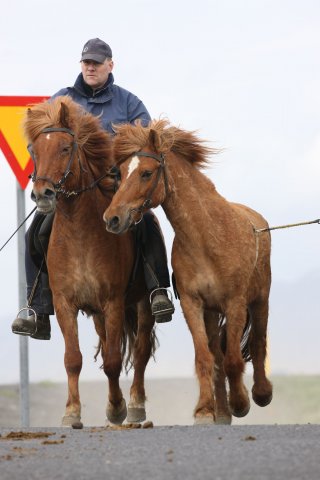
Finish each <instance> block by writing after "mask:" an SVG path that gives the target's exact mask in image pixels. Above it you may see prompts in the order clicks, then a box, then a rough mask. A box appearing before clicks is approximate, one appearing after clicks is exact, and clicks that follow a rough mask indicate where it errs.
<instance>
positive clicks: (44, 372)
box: [0, 0, 320, 383]
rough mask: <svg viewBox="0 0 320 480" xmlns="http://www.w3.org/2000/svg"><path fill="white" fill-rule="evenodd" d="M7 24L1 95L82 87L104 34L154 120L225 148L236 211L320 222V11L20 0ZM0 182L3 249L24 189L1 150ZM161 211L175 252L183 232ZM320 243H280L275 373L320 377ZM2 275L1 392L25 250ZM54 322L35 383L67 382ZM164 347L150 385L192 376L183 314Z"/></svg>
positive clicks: (13, 364)
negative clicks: (87, 61)
mask: <svg viewBox="0 0 320 480" xmlns="http://www.w3.org/2000/svg"><path fill="white" fill-rule="evenodd" d="M0 23H1V25H0V27H1V28H0V40H1V53H0V58H1V73H2V74H1V77H0V86H1V88H0V95H51V94H53V93H55V92H56V91H57V90H59V89H60V88H62V87H64V86H69V85H72V84H73V83H74V81H75V78H76V76H77V74H78V72H79V71H80V65H79V60H80V54H81V50H82V47H83V45H84V43H85V42H86V41H87V40H88V39H89V38H94V37H100V38H102V39H104V40H105V41H106V42H107V43H109V44H110V46H111V48H112V50H113V55H114V63H115V68H114V76H115V82H116V83H117V84H119V85H120V86H122V87H124V88H126V89H128V90H130V91H132V92H133V93H135V94H136V95H137V96H138V97H140V98H141V99H142V100H143V102H144V103H145V105H146V106H147V108H148V110H149V112H150V114H151V116H152V117H153V118H158V117H159V116H160V115H164V116H167V117H168V118H169V120H170V121H171V122H172V123H173V124H175V125H178V126H181V127H182V128H184V129H190V130H197V131H198V135H199V136H200V137H201V138H203V139H206V140H208V141H209V142H210V143H211V144H212V145H213V146H216V147H221V148H223V149H224V151H223V153H221V154H220V155H219V156H218V157H216V158H215V159H214V164H212V167H211V168H209V169H208V171H207V175H208V176H209V177H210V178H211V179H212V181H213V182H214V183H215V185H216V187H217V189H218V191H219V192H220V193H221V194H222V195H224V196H225V197H226V198H227V199H228V200H230V201H236V202H240V203H245V204H247V205H249V206H250V207H252V208H254V209H256V210H258V211H259V212H260V213H262V214H263V215H264V216H265V217H266V218H267V220H268V221H269V224H270V225H271V226H277V225H283V224H290V223H296V222H302V221H309V220H314V219H316V218H319V217H320V208H319V200H320V193H319V181H320V175H319V173H320V161H319V160H320V62H319V58H320V56H319V52H320V29H319V24H320V3H319V1H318V0H314V1H312V0H304V1H301V0H242V1H239V0H219V1H218V0H207V1H205V0H198V1H197V2H193V1H189V0H161V1H158V0H155V1H152V0H122V1H121V2H114V1H113V2H110V1H106V0H97V1H96V2H94V4H88V2H84V1H83V0H78V1H77V2H65V1H63V2H62V1H61V0H56V1H55V2H54V3H52V2H48V1H46V0H29V1H28V2H25V1H23V0H20V1H17V0H11V1H10V2H9V3H8V4H7V5H6V6H2V9H1V20H0ZM0 173H1V182H2V184H1V189H0V203H1V233H0V243H1V245H2V243H4V242H5V240H6V239H7V238H8V237H9V236H10V234H11V233H12V232H13V230H14V229H15V228H16V188H17V187H16V180H15V177H14V175H13V173H12V171H11V170H10V167H9V165H8V164H7V161H6V159H5V158H4V156H3V155H2V153H1V152H0ZM30 191H31V189H30V186H28V188H27V189H26V199H27V200H26V213H28V212H29V211H30V210H31V209H32V208H33V204H32V202H31V201H30V199H29V197H30ZM157 213H158V215H159V218H160V221H161V224H162V226H163V230H164V233H165V238H166V244H167V249H168V253H169V255H170V251H171V244H172V240H173V232H172V229H171V227H170V225H169V224H168V222H167V221H166V219H165V217H164V214H163V213H162V211H161V209H157ZM319 240H320V227H319V226H318V225H311V226H305V227H297V228H292V229H287V230H279V231H275V232H273V233H272V247H273V251H272V272H273V284H272V294H271V302H270V334H269V337H270V365H271V371H272V373H277V372H285V373H301V372H302V373H320V364H319V360H318V355H317V351H318V350H319V343H320V327H319V325H318V324H319V323H320V322H319V305H318V303H317V297H318V296H319V294H318V291H319V288H320V258H319ZM0 272H1V275H0V288H1V310H0V321H1V330H0V335H1V336H0V342H1V344H0V365H1V367H0V383H13V382H17V381H18V380H19V340H18V338H19V337H18V336H15V335H13V334H12V333H11V323H12V321H13V319H14V317H15V314H16V313H17V311H18V309H19V302H18V294H17V291H18V276H17V243H16V240H13V241H11V242H10V244H9V245H8V246H7V247H6V248H5V249H4V250H3V251H2V252H1V253H0ZM52 323H53V335H52V340H51V341H50V342H41V341H36V340H30V341H29V357H30V381H39V380H47V379H49V380H61V381H64V380H65V378H66V374H65V371H64V366H63V351H64V345H63V340H62V335H61V333H60V331H59V329H58V327H57V326H56V325H55V321H54V320H53V322H52ZM79 323H80V342H81V346H82V352H83V355H84V367H83V373H82V378H83V379H102V378H103V374H102V372H101V371H100V370H99V369H98V365H97V364H95V363H94V362H93V354H94V346H95V345H96V343H97V340H96V335H95V332H94V328H93V324H92V321H91V320H88V319H86V318H85V317H82V316H80V317H79ZM158 336H159V340H160V349H159V351H158V354H157V362H156V363H155V364H154V363H152V362H151V364H150V366H149V367H148V371H147V375H148V376H149V377H155V376H162V377H163V376H179V375H183V376H187V375H193V372H194V367H193V364H194V352H193V345H192V341H191V336H190V334H189V332H188V330H187V327H186V324H185V322H184V319H183V316H182V314H181V309H180V306H179V304H176V314H175V316H174V320H173V322H171V324H165V325H162V326H159V327H158ZM303 342H305V344H304V345H301V343H303ZM298 349H299V350H298ZM297 351H299V352H300V353H301V355H297V354H296V352H297Z"/></svg>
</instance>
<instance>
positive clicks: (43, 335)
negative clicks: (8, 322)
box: [11, 313, 51, 340]
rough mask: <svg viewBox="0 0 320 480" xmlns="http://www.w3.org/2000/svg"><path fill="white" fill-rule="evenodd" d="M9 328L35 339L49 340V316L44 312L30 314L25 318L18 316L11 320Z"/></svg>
mask: <svg viewBox="0 0 320 480" xmlns="http://www.w3.org/2000/svg"><path fill="white" fill-rule="evenodd" d="M36 316H37V319H36ZM11 328H12V332H13V333H17V334H18V335H28V336H30V337H31V338H35V339H37V340H50V338H51V325H50V317H49V315H46V314H41V313H39V314H37V315H34V314H31V315H28V317H27V318H22V317H19V316H18V317H17V318H16V319H15V320H14V321H13V323H12V326H11Z"/></svg>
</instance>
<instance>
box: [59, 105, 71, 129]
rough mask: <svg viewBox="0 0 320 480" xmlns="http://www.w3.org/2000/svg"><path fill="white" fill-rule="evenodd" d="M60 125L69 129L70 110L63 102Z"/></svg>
mask: <svg viewBox="0 0 320 480" xmlns="http://www.w3.org/2000/svg"><path fill="white" fill-rule="evenodd" d="M60 123H61V125H62V126H63V127H65V128H69V109H68V107H67V105H66V104H65V103H63V102H61V108H60Z"/></svg>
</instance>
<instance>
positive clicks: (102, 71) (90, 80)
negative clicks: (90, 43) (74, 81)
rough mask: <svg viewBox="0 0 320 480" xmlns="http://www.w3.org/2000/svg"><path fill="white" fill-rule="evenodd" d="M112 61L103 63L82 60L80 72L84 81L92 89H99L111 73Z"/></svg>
mask: <svg viewBox="0 0 320 480" xmlns="http://www.w3.org/2000/svg"><path fill="white" fill-rule="evenodd" d="M112 69H113V61H112V60H110V59H106V60H105V61H104V62H103V63H98V62H95V61H94V60H82V62H81V70H82V75H83V79H84V81H85V82H86V83H87V84H88V85H89V86H90V87H91V88H92V89H93V90H97V89H98V88H101V87H102V86H103V85H104V84H105V83H106V81H107V79H108V76H109V73H110V72H112Z"/></svg>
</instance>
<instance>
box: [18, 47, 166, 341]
mask: <svg viewBox="0 0 320 480" xmlns="http://www.w3.org/2000/svg"><path fill="white" fill-rule="evenodd" d="M81 70H82V73H80V74H79V76H78V77H77V79H76V82H75V84H74V86H73V87H67V88H63V89H61V90H59V91H58V92H57V93H56V94H54V95H53V96H52V97H51V99H54V98H56V97H58V96H61V95H68V96H70V97H71V98H72V99H73V100H74V101H75V102H77V103H79V104H80V105H82V106H83V107H84V108H85V110H87V111H88V112H90V113H92V114H93V115H95V116H98V117H99V118H100V121H101V123H102V125H103V127H104V129H105V130H106V131H108V132H109V133H110V134H112V135H114V134H115V131H114V129H113V125H114V124H119V123H132V124H133V123H134V122H135V121H136V120H140V121H141V122H142V124H144V125H147V124H148V123H149V121H150V119H151V118H150V115H149V113H148V111H147V109H146V107H145V106H144V104H143V103H142V101H141V100H140V99H139V98H138V97H136V96H135V95H133V94H132V93H131V92H129V91H127V90H125V89H123V88H121V87H119V86H117V85H115V84H114V77H113V74H112V70H113V60H112V51H111V48H110V46H109V45H107V44H106V43H105V42H104V41H102V40H100V39H99V38H94V39H91V40H88V42H86V44H85V45H84V47H83V50H82V56H81ZM52 221H53V216H52V215H51V216H46V215H43V214H40V213H36V214H35V216H34V219H33V222H32V224H31V226H30V228H29V229H28V231H27V234H26V251H25V264H26V277H27V298H28V307H31V309H32V310H30V312H29V313H31V312H35V314H36V315H35V314H34V313H32V314H29V316H28V317H27V318H23V317H22V316H19V315H18V317H17V318H16V319H15V320H14V322H13V324H12V331H13V333H17V334H20V335H29V336H31V337H32V338H35V339H39V340H49V339H50V337H51V326H50V315H53V314H54V308H53V305H52V294H51V290H50V286H49V277H48V274H47V272H46V269H45V268H44V265H45V262H44V257H45V253H46V252H45V249H46V246H47V245H48V242H49V236H50V232H51V227H52ZM138 228H139V229H140V232H139V234H138V236H139V237H140V238H141V249H140V251H141V255H142V258H143V261H144V272H145V281H146V285H147V287H148V290H149V292H150V299H151V309H152V314H153V315H154V318H155V321H156V322H158V323H163V322H168V321H170V320H171V318H172V314H173V312H174V306H173V304H172V302H171V300H170V299H169V298H168V295H167V291H166V288H167V287H169V286H170V277H169V271H168V266H167V254H166V247H165V243H164V239H163V236H162V232H161V229H160V225H159V223H158V221H157V219H156V217H155V215H154V214H153V213H152V212H151V211H148V212H147V213H145V214H144V216H143V221H142V222H141V224H140V225H139V226H138ZM39 243H40V244H41V245H40V248H34V245H37V244H39ZM44 245H45V246H44ZM35 250H36V253H35V254H36V256H38V257H39V255H40V257H42V258H40V259H39V258H38V260H39V261H37V262H35V261H34V258H33V257H32V251H33V252H34V251H35ZM43 250H44V251H43ZM39 263H40V268H39ZM41 264H42V265H43V267H42V268H41Z"/></svg>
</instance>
